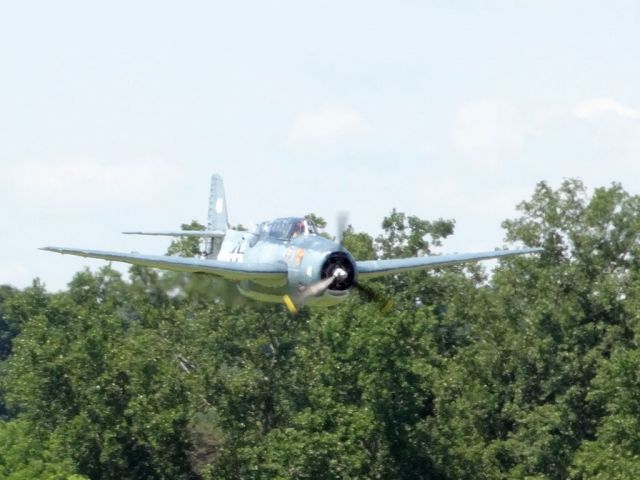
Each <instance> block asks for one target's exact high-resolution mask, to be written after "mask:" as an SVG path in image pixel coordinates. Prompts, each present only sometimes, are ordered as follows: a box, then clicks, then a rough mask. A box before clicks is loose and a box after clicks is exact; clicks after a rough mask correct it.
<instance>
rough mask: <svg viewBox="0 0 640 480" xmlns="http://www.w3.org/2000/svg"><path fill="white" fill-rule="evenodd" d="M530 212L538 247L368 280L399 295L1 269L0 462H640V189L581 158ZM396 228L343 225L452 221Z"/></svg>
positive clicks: (68, 465)
mask: <svg viewBox="0 0 640 480" xmlns="http://www.w3.org/2000/svg"><path fill="white" fill-rule="evenodd" d="M518 211H519V214H518V216H517V217H516V218H513V219H510V220H505V221H504V223H503V227H504V229H505V232H506V237H505V240H506V241H508V242H517V243H518V244H524V245H526V246H541V247H543V248H544V252H543V253H542V254H541V255H535V256H529V257H527V258H513V259H507V260H504V261H501V262H500V263H499V264H498V265H497V267H496V268H495V269H494V270H493V271H492V272H491V273H488V272H487V271H486V270H485V269H484V268H483V267H482V266H481V265H476V264H470V265H466V266H464V267H450V268H442V269H435V270H432V271H429V272H421V273H414V274H407V275H398V276H393V277H390V278H386V279H382V280H378V281H372V282H370V283H369V285H370V286H371V287H372V288H374V289H375V290H376V291H378V292H379V293H381V294H382V295H384V296H386V297H392V298H393V299H394V300H395V307H394V309H393V310H392V311H391V312H390V313H388V314H383V313H381V312H380V309H379V306H378V305H376V304H375V303H371V302H366V301H365V300H364V299H361V298H358V297H357V296H355V295H354V296H352V298H350V299H349V301H347V302H346V303H345V304H343V305H341V306H338V307H335V308H329V309H310V308H309V309H304V310H303V311H302V312H301V313H300V314H299V315H297V316H291V315H289V314H288V313H287V312H286V310H285V309H284V307H283V306H280V305H263V304H256V303H253V302H251V301H248V300H245V299H242V298H241V297H239V296H238V295H237V294H235V293H234V287H233V285H230V284H228V283H225V282H222V281H219V280H216V279H214V278H211V277H206V276H204V277H203V276H196V275H185V274H175V273H166V272H159V271H156V270H151V269H145V268H139V267H132V268H131V269H130V274H129V278H125V277H123V276H122V274H120V273H118V272H117V271H114V270H113V269H111V268H110V267H109V266H105V267H104V268H101V269H100V270H99V271H96V272H91V271H89V270H84V271H81V272H78V273H77V274H76V275H75V277H74V278H73V280H72V281H71V282H70V283H69V285H68V288H67V289H65V290H64V291H61V292H58V293H49V292H48V291H47V290H46V289H45V286H44V285H43V284H42V283H40V282H39V281H38V280H34V282H33V285H32V286H31V287H28V288H24V289H21V290H19V289H16V288H13V287H11V286H8V285H5V286H2V287H1V288H0V359H1V363H0V416H1V419H2V420H0V479H3V480H4V479H11V480H17V479H25V480H26V479H34V478H50V479H75V480H78V479H81V478H91V479H213V478H226V479H233V478H237V479H240V478H256V479H267V478H297V479H303V478H309V479H310V478H345V479H346V478H424V479H465V478H468V479H478V478H487V479H494V478H531V479H533V478H540V479H542V478H550V479H561V478H576V479H577V478H629V479H633V478H638V476H639V475H640V437H639V433H638V432H640V373H639V372H640V351H639V350H638V333H639V329H640V323H639V315H640V313H639V312H640V281H639V274H640V255H639V253H640V244H639V242H638V240H639V238H640V197H638V196H635V195H631V194H629V193H627V192H626V191H625V190H624V189H623V188H622V186H621V185H619V184H612V185H610V186H608V187H602V188H597V189H595V190H593V191H592V192H589V191H587V189H586V188H585V187H584V185H583V184H582V183H581V182H580V181H578V180H571V179H569V180H565V181H564V182H563V183H562V184H561V185H560V186H559V187H558V188H557V189H554V188H552V187H550V186H549V185H548V184H546V183H539V184H538V185H537V186H536V188H535V191H534V193H533V195H532V196H531V198H530V199H528V200H526V201H524V202H522V203H521V204H520V205H519V207H518ZM184 227H187V228H201V226H200V225H199V224H197V222H192V223H191V224H188V225H184ZM382 231H383V233H382V234H381V235H380V236H378V237H377V238H372V237H371V236H370V235H368V234H367V233H363V232H356V231H354V230H353V228H350V229H349V230H348V232H347V234H346V235H345V240H344V242H345V246H346V247H347V248H348V249H350V250H351V251H352V252H353V253H354V255H355V256H356V257H357V258H358V259H368V258H375V257H378V256H380V257H400V256H409V255H424V254H428V253H430V251H431V249H432V248H433V247H435V246H438V245H441V244H442V243H443V242H445V239H446V238H447V237H448V236H449V235H451V234H452V233H453V231H454V222H453V220H447V219H436V220H433V221H427V220H425V219H421V218H418V217H415V216H410V215H406V214H405V213H402V212H398V211H396V210H392V211H391V213H390V214H389V215H388V216H387V217H386V218H385V219H384V220H383V222H382ZM197 248H198V245H197V244H196V243H194V242H193V240H182V241H178V242H174V243H172V245H171V246H170V248H169V252H168V253H173V254H181V255H193V254H195V253H196V251H197Z"/></svg>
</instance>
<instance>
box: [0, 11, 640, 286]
mask: <svg viewBox="0 0 640 480" xmlns="http://www.w3.org/2000/svg"><path fill="white" fill-rule="evenodd" d="M481 3H482V6H480V4H481ZM639 21H640V3H639V2H636V1H611V2H595V1H588V0H587V1H585V0H582V1H568V0H566V1H565V0H555V1H550V0H549V1H547V0H538V1H533V0H520V1H505V0H495V1H486V2H470V1H465V0H462V1H457V2H456V1H428V0H425V1H417V0H412V1H409V0H404V1H371V0H368V1H350V2H344V1H316V2H299V1H274V2H258V1H237V2H213V1H206V2H205V1H192V2H181V3H179V2H163V1H153V2H151V1H137V2H123V1H117V0H116V1H111V2H84V1H77V2H71V1H65V0H61V1H58V2H44V1H41V2H37V1H25V2H5V3H4V4H3V5H2V6H0V221H1V222H2V225H3V228H2V233H1V234H0V284H4V283H8V284H11V285H14V286H17V287H21V288H22V287H25V286H28V285H30V284H31V282H32V281H33V279H34V278H36V277H38V278H40V279H41V280H42V281H43V282H44V283H45V284H46V285H47V288H48V289H50V290H52V291H56V290H59V289H63V288H65V285H66V284H67V283H68V282H69V281H70V280H71V278H72V276H73V274H74V273H75V272H77V271H78V270H80V269H82V268H83V266H89V267H90V268H92V269H96V268H99V267H100V266H101V265H104V262H101V261H99V260H88V259H82V258H76V257H69V256H61V255H57V254H54V253H49V252H43V251H40V250H38V247H42V246H45V245H56V246H69V247H84V248H94V249H103V250H116V251H124V252H130V251H139V252H144V253H155V254H158V253H164V252H165V250H166V248H167V246H168V243H169V241H170V240H169V239H166V238H155V237H135V236H124V235H121V234H120V232H122V231H126V230H134V229H135V230H169V229H175V228H177V227H178V226H179V225H180V224H181V223H188V222H190V221H191V220H192V219H195V220H199V221H200V222H202V223H204V222H205V220H206V212H207V198H208V188H209V177H210V176H211V174H213V173H219V174H221V175H222V176H223V177H224V180H225V187H226V193H227V203H228V206H229V216H230V222H231V223H232V224H238V223H242V224H244V225H250V224H252V223H257V222H260V221H263V220H266V219H270V218H274V217H278V216H290V215H304V214H306V213H308V212H314V213H316V214H319V215H321V216H323V217H324V218H326V219H327V220H329V226H328V230H329V231H331V229H332V228H333V227H334V226H335V225H334V224H335V222H334V221H333V219H335V218H336V215H337V212H339V211H345V210H346V211H348V212H349V220H350V223H351V224H353V226H354V228H355V229H356V230H358V231H366V232H368V233H370V234H372V235H377V234H378V233H379V232H380V223H381V221H382V219H383V218H384V216H385V215H387V214H388V213H389V212H390V211H391V209H392V208H397V209H398V210H400V211H403V212H406V213H407V214H410V215H417V216H419V217H421V218H425V219H436V218H439V217H444V218H453V219H455V220H456V233H455V235H454V236H452V237H450V238H449V239H447V240H446V241H445V243H444V245H443V246H442V248H441V249H440V250H439V251H442V252H463V251H481V250H492V249H494V248H496V247H501V246H508V244H506V243H505V240H504V235H505V233H504V231H503V230H502V228H501V226H500V224H501V222H502V221H503V220H504V219H507V218H514V217H515V216H516V215H517V211H516V205H517V204H518V203H519V202H521V201H523V200H526V199H528V198H529V197H530V196H531V194H532V192H533V189H534V188H535V185H536V183H538V182H540V181H546V182H548V183H549V184H551V185H552V186H554V187H557V186H558V185H559V184H560V182H561V181H562V179H563V178H568V177H571V178H580V179H581V180H583V181H584V182H585V184H586V185H587V186H588V187H589V188H590V189H593V188H596V187H600V186H607V185H610V184H611V182H614V181H617V182H621V183H622V185H623V187H624V188H625V189H626V190H627V191H629V192H630V193H632V194H639V193H640V175H639V174H640V88H639V87H638V86H639V85H640V62H639V61H638V59H640V29H639V28H638V24H639ZM121 270H122V271H126V267H123V268H122V269H121Z"/></svg>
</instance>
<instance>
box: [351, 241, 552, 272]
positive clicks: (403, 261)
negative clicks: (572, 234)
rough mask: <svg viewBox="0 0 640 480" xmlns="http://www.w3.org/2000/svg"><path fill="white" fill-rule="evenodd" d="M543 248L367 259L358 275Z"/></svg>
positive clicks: (432, 265)
mask: <svg viewBox="0 0 640 480" xmlns="http://www.w3.org/2000/svg"><path fill="white" fill-rule="evenodd" d="M541 251H542V248H522V249H519V250H495V251H493V252H480V253H460V254H453V255H433V256H428V257H412V258H397V259H390V260H366V261H360V262H356V265H357V267H358V276H359V277H360V278H361V279H363V280H367V279H369V278H374V277H381V276H383V275H393V274H395V273H402V272H409V271H412V270H426V269H427V268H434V267H444V266H447V265H455V264H457V263H464V262H472V261H477V260H487V259H490V258H501V257H511V256H514V255H524V254H526V253H538V252H541Z"/></svg>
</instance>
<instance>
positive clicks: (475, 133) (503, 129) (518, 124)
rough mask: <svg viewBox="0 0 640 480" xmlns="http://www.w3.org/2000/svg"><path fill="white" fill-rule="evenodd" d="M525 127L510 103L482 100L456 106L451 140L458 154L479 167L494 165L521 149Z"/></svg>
mask: <svg viewBox="0 0 640 480" xmlns="http://www.w3.org/2000/svg"><path fill="white" fill-rule="evenodd" d="M526 130H527V129H526V125H525V122H524V120H523V118H522V116H521V114H520V112H519V111H518V110H517V109H516V108H515V107H514V106H513V105H512V104H511V103H509V102H508V101H506V100H502V99H483V100H479V101H475V102H471V103H468V104H466V105H463V106H462V107H460V108H459V109H458V111H457V112H456V115H455V119H454V124H453V128H452V131H451V141H452V145H453V148H454V149H455V150H456V151H457V152H458V153H461V154H463V155H465V156H468V157H470V158H471V159H473V161H474V162H475V163H477V164H478V165H479V166H494V165H495V164H497V163H499V162H500V160H501V159H502V158H504V157H505V156H507V155H513V154H514V153H516V152H519V151H520V150H521V149H522V147H523V144H524V140H525V135H526Z"/></svg>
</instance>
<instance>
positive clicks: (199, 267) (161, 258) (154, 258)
mask: <svg viewBox="0 0 640 480" xmlns="http://www.w3.org/2000/svg"><path fill="white" fill-rule="evenodd" d="M41 250H47V251H49V252H57V253H62V254H68V255H77V256H79V257H91V258H100V259H102V260H112V261H116V262H125V263H132V264H134V265H142V266H145V267H155V268H163V269H165V270H174V271H177V272H193V273H207V274H210V275H215V276H217V277H222V278H225V279H227V280H232V281H239V280H259V281H261V282H271V281H273V282H274V283H280V282H283V281H284V280H285V279H286V278H287V265H286V264H285V263H284V262H282V263H244V262H225V261H221V260H209V259H206V260H202V259H199V258H185V257H168V256H165V255H142V254H140V253H120V252H105V251H102V250H80V249H75V248H63V247H44V248H41Z"/></svg>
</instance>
